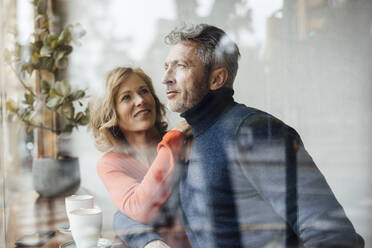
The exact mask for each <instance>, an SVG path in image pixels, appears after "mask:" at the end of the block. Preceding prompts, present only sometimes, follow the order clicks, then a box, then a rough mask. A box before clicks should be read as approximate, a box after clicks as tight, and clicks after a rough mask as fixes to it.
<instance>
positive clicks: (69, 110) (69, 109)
mask: <svg viewBox="0 0 372 248" xmlns="http://www.w3.org/2000/svg"><path fill="white" fill-rule="evenodd" d="M62 112H63V114H64V115H65V116H66V118H67V119H69V120H71V119H72V118H73V116H74V112H75V109H74V107H73V106H72V103H71V102H69V103H65V104H63V107H62Z"/></svg>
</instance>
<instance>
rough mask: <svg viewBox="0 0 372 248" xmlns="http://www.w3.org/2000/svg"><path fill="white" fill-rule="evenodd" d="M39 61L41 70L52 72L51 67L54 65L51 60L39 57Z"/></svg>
mask: <svg viewBox="0 0 372 248" xmlns="http://www.w3.org/2000/svg"><path fill="white" fill-rule="evenodd" d="M40 60H41V65H40V68H41V69H44V70H47V71H50V72H53V65H54V60H53V58H49V57H41V58H40Z"/></svg>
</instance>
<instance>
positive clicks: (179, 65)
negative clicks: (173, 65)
mask: <svg viewBox="0 0 372 248" xmlns="http://www.w3.org/2000/svg"><path fill="white" fill-rule="evenodd" d="M178 67H181V68H186V65H184V64H178Z"/></svg>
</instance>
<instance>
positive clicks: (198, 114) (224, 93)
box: [181, 88, 236, 137]
mask: <svg viewBox="0 0 372 248" xmlns="http://www.w3.org/2000/svg"><path fill="white" fill-rule="evenodd" d="M233 94H234V90H233V89H229V88H221V89H218V90H214V91H209V92H208V94H207V95H206V96H205V97H204V98H203V99H202V100H201V101H200V102H199V103H198V104H197V105H196V106H194V107H192V108H191V109H189V110H187V111H186V112H184V113H182V114H181V117H183V118H185V119H186V121H187V122H188V123H189V124H190V126H191V130H192V132H193V134H194V136H195V137H197V136H199V135H200V134H201V133H203V132H204V131H205V130H207V129H208V128H209V127H210V126H211V125H213V124H214V123H215V122H216V121H217V119H218V118H219V116H220V115H221V114H222V113H223V112H224V111H225V110H227V109H229V107H231V106H232V105H234V104H236V103H235V102H234V99H233V97H232V96H233Z"/></svg>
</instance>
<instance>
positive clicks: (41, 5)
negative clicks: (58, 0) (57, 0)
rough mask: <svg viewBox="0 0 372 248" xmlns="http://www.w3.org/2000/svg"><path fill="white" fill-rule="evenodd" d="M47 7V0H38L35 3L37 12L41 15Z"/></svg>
mask: <svg viewBox="0 0 372 248" xmlns="http://www.w3.org/2000/svg"><path fill="white" fill-rule="evenodd" d="M47 7H48V6H47V0H39V2H38V3H37V13H39V14H41V15H43V14H45V13H46V10H47Z"/></svg>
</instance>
